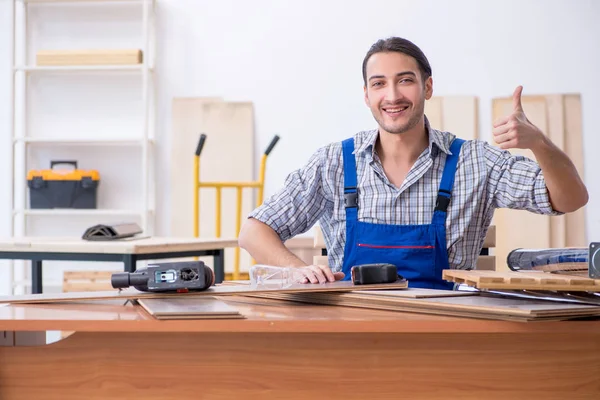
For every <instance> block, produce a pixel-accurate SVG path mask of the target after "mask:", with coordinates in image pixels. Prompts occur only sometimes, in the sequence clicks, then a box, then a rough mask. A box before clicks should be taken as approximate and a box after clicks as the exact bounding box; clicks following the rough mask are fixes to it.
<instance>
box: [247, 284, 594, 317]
mask: <svg viewBox="0 0 600 400" xmlns="http://www.w3.org/2000/svg"><path fill="white" fill-rule="evenodd" d="M382 292H384V293H386V292H388V291H382ZM447 292H449V293H453V292H451V291H447ZM256 297H262V298H270V299H279V300H286V301H294V302H302V303H310V304H324V305H334V306H342V307H361V308H369V309H375V310H388V311H402V312H418V313H425V314H437V315H446V316H460V317H469V318H485V319H500V320H526V321H529V320H545V319H555V318H558V319H564V318H573V317H578V316H583V315H586V316H588V315H591V316H595V315H600V307H596V306H592V305H586V304H566V303H557V302H547V301H543V300H531V299H527V300H523V299H509V298H502V297H498V296H489V295H486V296H477V295H475V296H458V295H457V296H435V297H423V298H411V297H408V296H393V295H392V296H389V295H388V296H382V295H378V294H375V295H368V294H367V295H362V296H359V295H357V294H356V292H354V293H262V294H257V295H256Z"/></svg>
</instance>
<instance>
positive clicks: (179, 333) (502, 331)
mask: <svg viewBox="0 0 600 400" xmlns="http://www.w3.org/2000/svg"><path fill="white" fill-rule="evenodd" d="M222 299H224V300H225V301H227V302H228V303H229V304H231V305H234V306H236V307H238V309H239V310H240V311H241V312H242V313H243V314H245V315H246V316H247V317H248V318H247V319H246V320H211V321H201V320H179V321H158V320H153V319H151V318H150V317H149V316H148V315H147V314H145V312H144V311H142V310H141V309H139V308H138V307H136V306H131V305H129V306H115V305H105V304H94V305H90V304H72V305H69V304H54V305H22V306H17V305H10V306H6V307H0V328H1V329H0V341H2V337H4V342H5V346H0V360H2V362H0V398H2V399H11V400H17V399H42V398H43V399H47V400H52V399H60V400H67V399H84V398H85V399H91V400H94V399H138V398H139V399H145V400H155V399H175V398H176V399H345V400H348V399H361V400H362V399H387V398H389V399H400V398H403V399H544V400H548V399H561V400H562V399H595V400H597V399H599V398H600V321H578V322H574V321H571V322H538V323H518V322H503V321H487V320H475V319H462V318H450V317H436V316H427V315H420V314H409V313H396V312H386V311H372V310H364V309H352V308H342V307H331V306H315V305H304V304H294V303H285V302H278V301H271V300H260V299H250V298H241V297H230V298H227V299H225V298H222ZM2 330H4V331H5V333H4V335H2V332H1V331H2ZM45 330H66V331H76V333H74V334H73V335H71V336H69V337H68V338H66V339H64V340H62V341H59V342H57V343H53V344H50V345H42V346H13V344H14V343H13V337H16V339H17V342H21V343H23V344H27V340H29V343H30V344H31V338H32V337H34V336H35V334H34V333H33V332H36V331H45ZM6 331H8V332H6ZM12 332H17V334H15V335H13V333H12ZM17 344H19V343H17Z"/></svg>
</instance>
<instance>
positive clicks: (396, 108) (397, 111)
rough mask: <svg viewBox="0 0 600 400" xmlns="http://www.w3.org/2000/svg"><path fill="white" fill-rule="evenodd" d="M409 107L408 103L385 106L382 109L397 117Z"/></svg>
mask: <svg viewBox="0 0 600 400" xmlns="http://www.w3.org/2000/svg"><path fill="white" fill-rule="evenodd" d="M407 109H408V105H404V106H394V107H383V108H382V110H383V111H384V112H385V113H386V114H388V115H389V116H392V117H396V116H398V115H402V113H403V112H404V111H406V110H407Z"/></svg>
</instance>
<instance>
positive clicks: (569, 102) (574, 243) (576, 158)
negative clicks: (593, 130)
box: [563, 94, 589, 247]
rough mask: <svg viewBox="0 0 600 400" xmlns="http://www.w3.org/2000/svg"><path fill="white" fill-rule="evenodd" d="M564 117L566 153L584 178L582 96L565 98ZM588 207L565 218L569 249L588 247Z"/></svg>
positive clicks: (574, 95)
mask: <svg viewBox="0 0 600 400" xmlns="http://www.w3.org/2000/svg"><path fill="white" fill-rule="evenodd" d="M563 100H564V116H565V127H564V129H565V132H564V136H565V148H564V151H565V153H566V154H567V156H569V158H570V159H571V161H573V164H574V165H575V168H577V171H578V172H579V175H580V176H581V177H582V179H583V177H584V173H585V171H584V158H583V129H582V123H583V121H582V116H581V96H579V95H578V94H568V95H565V96H563ZM585 212H586V207H583V208H581V209H579V210H577V211H575V212H573V213H569V214H567V215H566V216H565V225H566V226H565V230H566V232H565V236H566V246H567V247H587V246H588V244H589V241H588V240H587V233H586V222H585Z"/></svg>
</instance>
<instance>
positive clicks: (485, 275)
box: [442, 269, 600, 292]
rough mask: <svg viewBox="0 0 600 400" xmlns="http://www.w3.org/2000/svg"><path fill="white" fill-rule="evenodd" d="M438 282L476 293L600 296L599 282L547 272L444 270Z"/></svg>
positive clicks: (597, 280) (598, 280)
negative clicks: (463, 286)
mask: <svg viewBox="0 0 600 400" xmlns="http://www.w3.org/2000/svg"><path fill="white" fill-rule="evenodd" d="M442 278H443V279H445V280H447V281H450V282H456V283H463V284H466V285H468V286H472V287H475V288H478V289H517V290H552V291H574V292H575V291H584V292H600V279H591V278H584V277H580V276H573V275H560V274H551V273H547V272H532V271H527V272H500V271H463V270H454V269H448V270H444V271H443V273H442Z"/></svg>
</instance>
